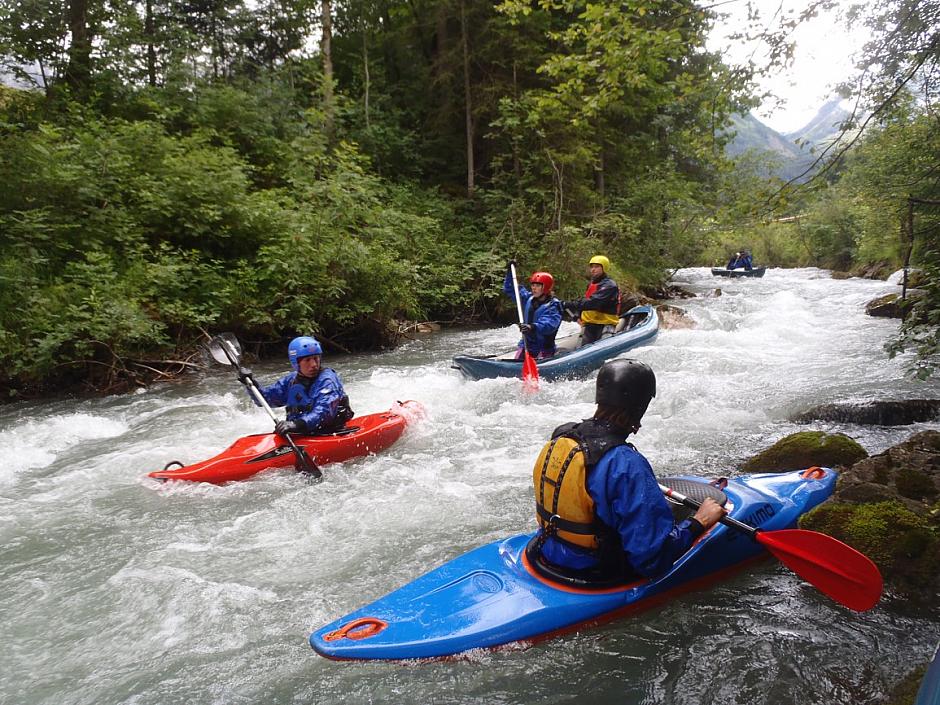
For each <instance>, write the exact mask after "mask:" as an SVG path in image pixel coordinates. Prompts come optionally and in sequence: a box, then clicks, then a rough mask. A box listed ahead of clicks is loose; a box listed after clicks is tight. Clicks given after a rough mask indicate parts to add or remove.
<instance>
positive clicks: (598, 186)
mask: <svg viewBox="0 0 940 705" xmlns="http://www.w3.org/2000/svg"><path fill="white" fill-rule="evenodd" d="M605 166H606V165H605V163H604V145H601V149H600V153H599V154H598V155H597V166H595V167H594V190H595V191H597V195H598V196H600V197H601V198H603V197H604V188H605V185H604V168H605Z"/></svg>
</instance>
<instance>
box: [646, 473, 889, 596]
mask: <svg viewBox="0 0 940 705" xmlns="http://www.w3.org/2000/svg"><path fill="white" fill-rule="evenodd" d="M659 489H660V490H662V492H663V494H665V495H666V496H667V497H671V498H672V499H674V500H676V501H677V502H681V503H682V504H684V505H685V506H687V507H692V508H693V509H698V508H699V507H700V506H702V505H701V503H700V502H697V501H696V500H694V499H692V498H691V497H686V496H685V495H683V494H680V493H679V492H676V491H675V490H672V489H670V488H669V487H666V486H665V485H660V486H659ZM719 521H720V522H721V523H722V524H724V525H725V526H730V527H732V528H733V529H737V530H738V531H743V532H744V533H746V534H747V535H748V536H750V537H751V538H752V539H754V540H755V541H757V543H759V544H761V545H762V546H763V547H764V548H766V549H767V550H768V551H769V552H770V553H772V554H773V555H774V556H776V557H777V559H778V560H779V561H780V562H781V563H783V564H784V565H785V566H786V567H787V568H789V569H790V570H792V571H793V572H794V573H796V574H797V575H799V576H800V577H801V578H803V579H804V580H806V581H807V582H808V583H812V584H813V585H815V586H816V588H817V589H818V590H819V591H820V592H822V593H825V594H826V595H828V596H829V597H831V598H832V599H833V600H835V601H836V602H838V603H840V604H842V605H845V606H846V607H848V608H849V609H852V610H855V611H856V612H864V611H866V610H870V609H871V608H872V607H874V606H875V605H876V604H878V600H879V599H880V598H881V587H882V580H881V573H880V572H879V571H878V566H876V565H875V564H874V563H873V562H872V561H871V559H870V558H868V556H866V555H864V554H862V553H859V552H858V551H856V550H855V549H854V548H852V547H851V546H847V545H846V544H844V543H842V542H841V541H839V540H837V539H834V538H832V537H831V536H829V535H827V534H821V533H819V532H818V531H807V530H805V529H780V530H777V531H762V530H761V529H757V528H755V527H753V526H748V525H747V524H744V523H743V522H740V521H738V520H737V519H732V518H731V517H729V516H728V515H725V516H723V517H722V518H721V519H720V520H719Z"/></svg>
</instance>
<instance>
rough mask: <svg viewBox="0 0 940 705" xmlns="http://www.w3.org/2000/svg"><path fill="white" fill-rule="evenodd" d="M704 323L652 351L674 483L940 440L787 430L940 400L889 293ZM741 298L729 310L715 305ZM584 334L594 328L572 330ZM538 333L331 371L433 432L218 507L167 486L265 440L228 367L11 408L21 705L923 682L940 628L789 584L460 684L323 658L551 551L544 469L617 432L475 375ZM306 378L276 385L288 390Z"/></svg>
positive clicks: (477, 669) (578, 411) (765, 302)
mask: <svg viewBox="0 0 940 705" xmlns="http://www.w3.org/2000/svg"><path fill="white" fill-rule="evenodd" d="M675 281H676V283H678V284H681V285H682V286H684V287H685V288H687V289H688V290H690V291H693V292H695V293H697V294H699V296H697V297H696V298H693V299H688V300H680V301H675V302H673V303H675V304H676V305H678V306H680V307H682V308H684V309H685V310H686V311H688V313H689V314H690V316H691V317H692V319H693V320H694V321H695V323H696V326H695V327H694V328H692V329H682V330H663V331H662V332H661V333H660V335H659V337H658V338H657V339H656V340H655V341H654V342H653V343H652V344H650V345H646V346H643V347H640V348H637V349H635V350H634V351H632V352H631V353H630V355H631V356H632V357H636V358H638V359H640V360H643V361H644V362H646V363H648V364H649V365H650V366H651V367H652V368H653V369H654V370H655V372H656V375H657V378H658V394H657V397H656V399H655V400H654V401H653V403H652V404H651V406H650V409H649V412H648V413H647V415H646V417H645V418H644V421H643V428H642V429H641V431H640V433H639V434H638V435H637V436H636V437H635V438H634V439H633V440H634V443H635V444H636V445H637V447H638V448H639V449H640V450H641V451H642V452H643V453H644V454H645V455H646V456H647V457H648V458H649V459H650V461H651V462H652V464H653V467H654V468H655V469H656V471H657V473H660V474H664V475H665V474H677V473H678V474H703V475H717V474H721V475H733V474H735V473H736V466H737V465H738V464H739V463H740V462H741V461H743V460H744V459H746V458H748V457H749V456H751V455H753V454H754V453H756V452H757V451H759V450H762V449H764V448H766V447H767V446H769V445H770V444H772V443H773V442H775V441H777V440H778V439H780V438H782V437H783V436H785V435H787V434H789V433H793V432H795V431H798V430H805V429H806V428H813V429H820V430H826V431H840V432H843V433H846V434H848V435H850V436H852V437H853V438H855V439H856V440H857V441H859V443H861V444H862V445H863V446H864V447H865V448H866V450H868V452H869V453H872V454H874V453H878V452H881V451H883V450H885V449H886V448H888V447H889V446H891V445H894V444H895V443H898V442H900V441H902V440H904V439H906V438H908V437H909V436H910V435H911V434H912V433H914V432H916V431H919V430H923V429H927V428H933V429H940V423H936V422H933V423H924V424H915V425H913V426H902V427H864V426H854V425H850V424H836V423H817V424H813V425H811V426H799V425H797V424H795V423H793V422H791V421H790V420H789V419H790V418H791V417H792V416H793V415H794V414H796V413H798V412H800V411H802V410H805V409H807V408H808V407H810V406H813V405H815V404H820V403H827V402H842V401H869V400H874V399H903V398H915V397H917V398H921V397H923V398H937V397H940V380H932V381H928V382H927V383H921V382H916V381H912V380H911V379H910V378H908V377H907V376H906V375H905V365H906V364H908V363H909V359H908V358H904V357H902V358H898V359H895V360H888V359H887V356H886V354H885V352H884V344H885V342H886V341H887V340H889V339H890V337H891V336H892V335H893V334H894V333H895V331H896V330H897V325H898V323H897V321H894V320H885V319H873V318H870V317H868V316H866V315H865V313H864V305H865V303H866V302H867V301H869V300H871V299H872V298H874V297H876V296H878V295H880V294H882V293H886V292H888V291H896V290H897V289H898V287H897V285H896V284H895V283H892V282H880V281H868V280H859V279H852V280H843V281H837V280H833V279H831V278H830V276H829V273H828V272H826V271H823V270H817V269H796V270H769V271H768V272H767V274H766V276H765V277H764V278H763V279H736V280H730V281H729V280H719V279H717V278H713V277H711V275H710V273H709V271H708V270H707V269H687V270H681V271H680V272H678V273H677V275H676V277H675ZM716 287H720V289H721V292H722V293H721V295H720V296H718V295H715V289H716ZM563 325H564V326H565V330H570V329H571V327H572V326H574V324H563ZM517 336H518V333H517V331H516V329H515V328H514V327H513V326H506V327H497V328H479V329H462V330H446V331H443V332H440V333H436V334H433V335H429V336H422V337H420V338H418V339H415V340H412V341H409V342H407V343H405V344H404V345H402V346H400V347H399V348H398V349H396V350H394V351H391V352H387V353H382V354H372V355H355V356H336V357H328V358H326V359H325V362H324V364H326V365H328V366H331V367H334V368H335V369H336V370H337V371H338V372H339V373H340V375H341V376H342V378H343V380H344V382H345V384H346V387H347V391H348V393H349V396H350V398H351V401H352V406H353V408H354V409H355V410H356V411H357V412H358V413H369V412H373V411H380V410H383V409H386V408H388V407H389V406H390V405H391V404H392V403H393V402H394V401H395V400H398V399H416V400H418V401H420V402H422V403H423V404H424V406H425V407H426V418H424V419H423V420H421V421H420V422H418V423H416V424H414V425H413V426H412V427H411V428H409V430H408V431H406V434H405V435H404V436H403V437H402V439H401V440H400V441H399V442H398V443H397V444H396V445H395V446H393V447H392V448H391V449H390V450H388V451H386V452H384V453H382V454H379V455H377V456H374V457H369V458H362V459H358V460H355V461H351V462H348V463H345V464H342V465H340V466H328V467H327V468H326V469H325V479H324V481H323V482H322V483H321V484H319V485H310V484H307V483H306V482H304V480H303V479H302V478H301V477H299V476H297V475H296V474H294V473H293V472H292V471H290V470H278V471H272V472H266V473H262V474H260V475H258V476H256V477H255V478H254V479H252V480H249V481H245V482H239V483H232V484H229V485H226V486H221V487H216V486H211V485H206V484H197V483H179V482H175V483H166V484H160V483H158V482H156V481H154V480H150V479H147V478H145V474H146V473H147V472H148V471H150V470H155V469H159V468H162V467H163V465H164V464H166V463H167V462H168V461H170V460H180V461H183V462H185V463H189V462H195V461H197V460H201V459H203V458H206V457H209V456H210V455H212V454H214V453H216V452H218V451H220V450H222V449H223V448H224V447H226V446H227V445H228V444H230V443H231V442H232V441H233V440H234V439H236V438H237V437H239V436H242V435H246V434H250V433H257V432H262V431H267V430H269V429H270V427H271V422H270V420H269V419H268V417H267V416H266V414H265V413H264V412H263V411H262V410H260V409H257V408H256V407H254V406H253V405H252V404H251V403H250V402H249V400H248V399H247V396H246V395H245V394H244V392H243V391H242V390H241V388H240V386H239V384H238V382H237V380H235V379H234V377H233V376H232V374H231V372H230V371H227V370H225V369H220V368H216V369H214V370H211V371H209V372H208V373H207V374H205V375H204V376H202V377H200V378H193V379H191V380H187V381H184V382H180V383H176V384H165V385H158V386H154V387H153V388H151V389H149V390H146V391H142V392H139V393H136V394H130V395H126V396H116V397H108V398H104V399H93V400H82V401H74V400H59V401H53V402H42V403H17V404H13V405H8V406H5V407H2V408H0V456H2V458H3V463H2V464H0V507H2V512H0V615H2V616H0V621H2V624H3V654H2V658H0V663H2V668H0V703H4V704H10V705H26V704H36V703H43V704H47V705H79V704H82V705H84V704H88V705H92V704H94V705H104V704H112V703H113V704H117V703H122V704H128V705H130V704H133V705H171V704H175V703H181V704H182V703H200V704H210V703H211V704H219V705H222V704H225V705H235V704H240V703H244V704H249V703H252V704H253V703H259V704H260V703H265V704H280V703H298V704H299V703H395V704H396V705H407V704H412V703H414V704H416V705H417V704H420V705H427V704H430V703H435V704H437V703H479V704H481V705H482V704H483V703H486V704H487V705H494V704H500V703H506V704H523V703H525V704H530V703H531V704H535V703H569V702H570V703H574V702H590V703H598V704H604V703H611V704H613V703H618V704H622V705H639V704H644V705H652V704H659V703H675V704H688V705H706V704H712V703H714V704H716V705H717V704H719V703H720V704H722V705H725V704H727V703H738V704H741V705H757V704H765V703H766V704H767V705H771V704H772V705H789V704H794V705H795V704H797V703H799V704H800V705H811V704H815V703H818V704H832V705H835V704H843V703H876V702H878V701H879V700H880V699H881V698H882V697H883V696H884V694H885V692H886V691H887V690H889V689H890V687H891V686H892V685H893V684H894V683H895V682H896V681H897V680H899V679H900V678H901V677H902V676H903V675H904V674H905V673H906V672H907V671H908V670H909V669H910V668H912V667H913V666H914V665H917V664H920V663H923V662H924V661H926V659H927V658H928V656H929V654H930V653H931V652H932V649H933V646H934V645H935V644H936V642H937V638H938V634H940V623H938V622H937V621H936V619H935V618H931V617H929V616H927V615H924V614H918V613H912V612H911V611H910V610H908V609H906V608H905V607H904V606H903V604H902V603H901V602H899V601H897V600H895V599H894V598H893V597H892V595H891V594H890V593H889V594H886V596H885V597H884V599H883V600H882V602H881V604H880V605H879V606H878V607H876V608H875V609H874V610H872V611H870V612H867V613H864V614H855V613H852V612H850V611H848V610H847V609H845V608H843V607H841V606H839V605H837V604H836V603H834V602H832V601H831V600H829V599H828V598H826V597H825V596H823V595H821V594H820V593H818V592H817V591H816V590H815V589H814V588H813V587H812V586H810V585H808V584H807V583H805V582H803V581H801V580H800V579H799V578H798V577H796V576H795V575H794V574H792V573H790V572H789V571H788V570H787V569H785V568H783V567H782V566H781V565H779V564H778V563H776V562H775V561H765V562H761V563H758V564H756V565H755V566H754V567H752V568H750V569H748V570H747V571H745V572H742V573H739V574H738V575H736V576H735V577H733V578H731V579H730V580H728V581H726V582H722V583H719V584H717V585H715V586H713V587H710V588H707V589H703V590H700V591H695V592H691V593H687V594H685V595H683V596H681V597H679V598H678V599H675V600H673V601H671V602H669V603H666V604H665V605H663V606H660V607H656V608H653V609H651V610H649V611H646V612H642V613H640V614H638V615H635V616H632V617H629V618H627V619H624V620H620V621H617V622H614V623H611V624H608V625H605V626H602V627H598V628H591V629H585V630H583V631H581V632H578V633H574V634H570V635H567V636H564V637H560V638H557V639H554V640H550V641H547V642H543V643H541V644H538V645H536V646H534V647H532V648H529V649H507V650H503V651H496V652H485V653H479V654H477V653H474V654H473V655H471V656H470V657H469V658H468V659H465V660H458V661H453V662H445V663H424V664H388V663H343V662H332V661H329V660H326V659H323V658H320V657H319V656H317V655H316V654H314V652H313V651H312V650H311V649H310V648H309V646H308V644H307V641H306V639H307V636H308V635H309V633H310V632H311V631H312V630H313V629H314V628H317V627H319V626H321V625H323V624H325V623H326V622H329V621H332V620H333V619H335V618H337V617H339V616H342V615H343V614H345V613H347V612H349V611H351V610H353V609H355V608H357V607H359V606H361V605H362V604H364V603H365V602H367V601H371V600H373V599H375V598H377V597H379V596H381V595H383V594H385V593H386V592H389V591H391V590H393V589H395V588H397V587H399V586H400V585H402V584H403V583H405V582H407V581H410V580H412V579H414V578H416V577H418V576H419V575H421V574H423V573H424V572H426V571H428V570H430V569H431V568H433V567H435V566H436V565H438V564H440V563H441V562H443V561H445V560H447V559H450V558H452V557H455V556H457V555H459V554H461V553H464V552H466V551H468V550H470V549H472V548H474V547H476V546H478V545H481V544H483V543H487V542H490V541H494V540H496V539H499V538H503V537H506V536H509V535H511V534H515V533H519V532H523V531H531V530H533V529H534V518H533V504H532V489H531V474H530V473H531V467H532V462H533V461H534V459H535V456H536V455H537V453H538V451H539V448H540V447H541V445H542V444H543V443H544V441H545V440H546V439H547V437H548V435H549V433H550V432H551V430H552V429H553V428H554V427H555V426H556V425H558V424H560V423H562V422H564V421H569V420H577V419H580V418H585V417H588V416H589V415H590V414H591V413H592V411H593V404H592V401H593V385H594V377H595V375H594V374H592V375H591V376H590V377H588V378H587V379H585V380H580V381H562V382H556V383H543V384H542V387H541V390H540V391H539V392H538V393H536V394H534V395H527V394H524V393H523V392H522V389H521V384H520V383H519V382H518V381H517V380H505V379H504V380H486V381H479V382H469V381H466V380H464V379H462V378H461V377H460V375H459V373H458V372H457V371H456V370H454V369H451V368H450V359H451V357H452V356H453V355H454V354H457V353H462V352H471V353H480V354H482V353H490V352H499V351H501V350H502V349H504V348H507V347H511V346H512V345H514V343H515V341H516V339H517ZM286 367H287V365H286V361H285V364H284V365H279V364H265V365H259V366H257V367H256V369H255V372H256V377H258V378H259V379H260V380H261V381H263V382H270V381H273V380H274V379H276V378H277V376H279V375H280V374H283V373H284V371H285V369H286Z"/></svg>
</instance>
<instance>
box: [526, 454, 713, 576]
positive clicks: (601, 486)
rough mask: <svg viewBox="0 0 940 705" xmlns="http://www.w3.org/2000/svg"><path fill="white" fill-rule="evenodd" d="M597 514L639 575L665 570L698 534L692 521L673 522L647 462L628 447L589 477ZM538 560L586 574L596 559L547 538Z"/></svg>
mask: <svg viewBox="0 0 940 705" xmlns="http://www.w3.org/2000/svg"><path fill="white" fill-rule="evenodd" d="M587 490H588V494H590V496H591V498H592V499H593V500H594V506H595V514H596V515H597V518H598V519H599V520H600V521H601V522H603V523H604V524H605V525H606V526H608V527H610V528H611V529H613V530H614V531H615V532H616V533H617V535H619V537H620V542H621V544H622V547H623V552H624V557H625V559H626V562H627V563H628V564H629V567H631V568H632V569H633V571H634V572H635V573H636V574H637V575H642V576H647V577H653V576H656V575H660V574H662V573H664V572H665V571H667V570H668V569H669V568H670V567H671V566H672V564H673V563H675V562H676V560H677V559H678V558H679V557H680V556H681V555H682V554H683V553H685V552H686V551H688V550H689V548H690V547H691V546H692V543H693V542H694V541H695V538H696V537H697V536H698V535H699V534H701V525H700V524H699V523H698V522H697V521H693V520H692V519H686V520H684V521H682V522H680V523H679V524H676V523H675V521H674V520H673V517H672V511H671V510H670V509H669V505H668V504H667V503H666V499H665V498H664V497H663V493H662V491H661V490H660V489H659V485H658V483H657V481H656V477H655V475H654V474H653V468H652V467H651V466H650V464H649V461H647V459H646V458H645V457H643V455H642V454H641V453H640V452H639V451H638V450H636V448H634V447H633V446H631V445H626V444H624V445H618V446H616V447H614V448H611V449H610V450H608V451H607V452H606V453H604V455H603V456H602V457H601V459H600V460H599V461H598V463H597V465H595V466H594V469H593V470H591V471H590V472H589V473H588V480H587ZM541 552H542V556H543V557H544V558H545V559H547V560H548V561H549V562H551V563H554V564H555V565H557V566H561V567H562V568H569V569H573V570H588V569H591V568H595V567H597V566H598V560H597V559H596V558H595V557H594V556H592V555H591V554H590V552H589V551H588V550H587V549H581V548H579V547H577V546H574V545H571V544H567V543H562V542H561V541H558V540H556V539H555V538H553V537H551V536H549V537H546V539H545V543H544V544H543V546H542V549H541Z"/></svg>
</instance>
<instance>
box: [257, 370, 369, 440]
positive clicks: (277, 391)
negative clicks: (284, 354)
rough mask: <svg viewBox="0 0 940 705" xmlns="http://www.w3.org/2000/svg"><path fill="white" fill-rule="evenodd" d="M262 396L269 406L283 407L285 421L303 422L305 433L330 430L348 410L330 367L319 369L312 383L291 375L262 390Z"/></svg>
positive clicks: (342, 390) (345, 398) (344, 397)
mask: <svg viewBox="0 0 940 705" xmlns="http://www.w3.org/2000/svg"><path fill="white" fill-rule="evenodd" d="M261 396H263V397H264V400H265V401H266V402H268V404H270V405H271V406H286V407H287V418H288V420H289V421H300V422H302V423H303V424H304V425H305V427H306V428H305V430H304V432H305V433H316V432H317V431H321V430H326V429H329V428H330V427H331V426H332V425H334V423H336V422H337V421H338V418H337V417H338V416H339V415H340V414H342V413H343V411H344V409H345V410H348V408H349V400H348V398H347V397H346V392H345V390H344V389H343V383H342V382H341V381H340V378H339V375H338V374H336V372H335V371H333V370H331V369H330V368H329V367H324V368H323V369H321V370H320V372H319V374H317V376H316V377H314V378H313V379H310V378H308V377H303V376H301V375H299V374H297V373H295V372H291V373H290V374H288V375H285V376H284V377H282V378H281V379H279V380H278V381H277V382H275V383H274V384H272V385H270V386H267V387H264V388H262V389H261ZM252 399H254V397H252ZM257 403H258V402H257V401H255V404H257ZM259 406H260V405H259ZM349 413H350V414H351V413H352V412H349ZM346 420H347V419H346V418H344V419H343V421H346Z"/></svg>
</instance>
